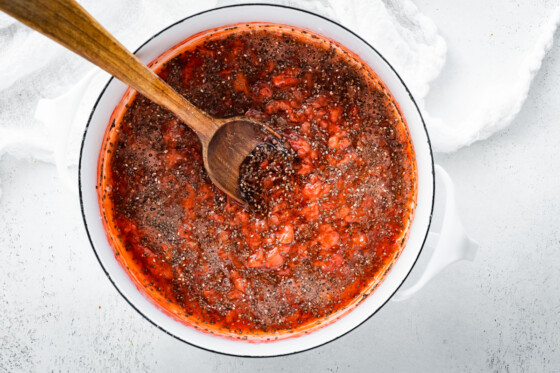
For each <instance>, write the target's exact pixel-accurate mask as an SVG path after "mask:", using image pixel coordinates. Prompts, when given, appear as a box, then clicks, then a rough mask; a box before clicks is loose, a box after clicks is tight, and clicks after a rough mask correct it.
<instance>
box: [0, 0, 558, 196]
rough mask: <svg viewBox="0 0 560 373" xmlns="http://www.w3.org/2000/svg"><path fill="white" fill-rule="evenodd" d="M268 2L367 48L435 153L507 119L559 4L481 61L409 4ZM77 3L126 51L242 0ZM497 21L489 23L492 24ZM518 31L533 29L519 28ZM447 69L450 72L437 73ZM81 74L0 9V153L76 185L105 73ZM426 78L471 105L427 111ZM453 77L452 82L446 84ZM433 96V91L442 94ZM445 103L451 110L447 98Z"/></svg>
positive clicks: (79, 63)
mask: <svg viewBox="0 0 560 373" xmlns="http://www.w3.org/2000/svg"><path fill="white" fill-rule="evenodd" d="M269 2H274V3H283V4H287V5H292V6H295V7H300V8H304V9H308V10H311V11H314V12H316V13H319V14H322V15H325V16H327V17H329V18H332V19H334V20H337V21H338V22H340V23H342V24H343V25H345V26H347V27H349V28H350V29H352V30H353V31H355V32H357V33H358V34H360V35H361V36H362V37H364V38H365V39H366V40H367V41H368V42H369V43H371V44H372V45H374V46H375V47H376V48H377V49H378V50H379V51H380V52H381V53H382V54H383V55H384V56H385V57H386V58H387V59H388V60H389V61H390V62H391V64H392V65H393V66H394V67H395V69H396V70H397V71H398V72H399V74H400V75H401V76H402V77H403V79H404V81H405V82H406V84H407V85H408V86H409V88H410V89H411V91H412V93H413V95H414V97H415V98H416V100H417V102H418V103H419V106H420V109H421V110H422V113H423V115H424V118H425V119H426V123H427V126H428V130H429V132H430V136H431V139H432V144H433V146H434V150H435V151H441V152H450V151H455V150H457V149H459V148H461V147H463V146H467V145H470V144H472V143H473V142H475V141H477V140H481V139H485V138H487V137H489V136H490V135H492V134H493V133H495V132H496V131H498V130H500V129H502V128H504V127H506V126H507V125H508V124H509V123H511V122H512V120H513V119H514V118H515V116H516V115H517V113H518V112H519V110H520V108H521V106H522V104H523V102H524V101H525V98H526V97H527V94H528V92H529V88H530V84H531V81H532V79H533V77H534V76H535V74H536V73H537V72H538V70H539V68H540V65H541V62H542V60H543V58H544V56H545V55H546V52H547V51H548V50H549V49H550V48H551V45H552V43H553V38H554V33H555V30H556V29H557V27H558V24H559V23H560V6H558V5H557V4H552V5H551V4H550V3H544V2H543V3H542V4H541V2H532V3H534V4H526V5H524V6H525V7H531V6H532V7H533V8H530V9H529V11H532V12H533V13H534V15H533V16H532V18H530V19H531V20H538V24H539V25H540V27H539V28H540V30H539V31H538V32H537V34H536V36H535V37H534V38H533V40H532V42H531V43H530V45H532V46H528V47H527V48H520V47H519V46H517V45H515V46H512V45H510V44H508V43H512V42H513V41H514V39H512V41H510V40H508V38H504V40H503V41H502V44H500V45H496V46H493V49H492V52H494V53H495V54H494V57H492V56H489V57H488V59H487V60H486V58H487V55H488V52H487V51H485V50H484V47H483V46H480V45H479V44H480V43H479V44H472V43H471V44H468V42H469V41H468V40H466V39H461V37H460V36H457V35H456V34H453V33H449V37H451V39H450V40H448V41H447V42H446V40H445V39H444V37H443V36H442V35H441V34H440V31H438V28H437V27H436V24H435V23H434V21H432V20H431V19H430V18H428V17H426V16H425V15H424V14H423V13H421V12H420V11H419V9H418V7H417V6H416V5H415V4H414V3H413V2H412V1H411V0H307V1H269ZM82 3H83V6H84V7H85V8H86V9H87V10H88V11H89V12H90V13H91V14H92V15H93V16H94V17H96V18H97V19H99V20H100V22H101V23H102V24H103V25H105V27H107V29H108V30H109V31H110V32H112V33H113V34H115V35H116V37H117V38H118V39H119V40H121V41H122V42H123V44H124V45H125V46H127V47H128V48H130V49H132V50H134V49H136V47H137V46H138V45H140V44H141V43H142V42H143V41H145V40H146V39H148V38H149V37H150V36H151V35H153V34H154V33H156V32H157V31H159V30H161V29H162V28H164V27H165V26H167V25H169V24H171V23H173V22H175V21H177V20H179V19H182V18H184V17H186V16H188V15H191V14H194V13H196V12H198V11H201V10H204V9H209V8H212V7H215V6H221V5H227V4H231V3H243V1H220V0H216V1H214V0H206V1H204V2H202V1H173V0H167V1H157V0H140V1H137V0H97V1H93V0H88V1H83V2H82ZM510 3H511V2H510ZM457 6H459V5H457ZM502 6H505V5H503V4H502ZM554 6H556V7H557V8H554ZM524 11H527V9H524ZM495 22H497V23H500V22H501V25H502V26H503V25H506V26H508V22H510V23H511V22H512V19H511V18H508V17H503V18H500V19H498V20H496V21H495ZM532 23H534V22H531V23H526V24H516V25H515V26H516V27H517V29H518V32H521V33H522V32H525V31H529V29H532V28H533V27H534V25H533V24H532ZM499 26H500V24H496V28H497V29H499ZM527 35H533V34H531V33H529V32H528V33H527ZM446 36H447V35H446ZM489 36H490V35H489ZM471 39H473V40H475V41H476V40H477V39H476V38H471ZM459 43H462V44H463V45H458V44H459ZM447 45H450V46H451V47H452V53H453V55H452V57H454V56H455V54H457V55H460V53H458V52H456V51H460V50H461V47H462V46H464V47H466V48H468V49H469V53H472V54H473V55H474V56H478V57H477V58H479V59H481V58H483V59H481V60H480V61H477V65H475V66H480V68H481V69H482V68H485V67H486V68H487V67H488V66H490V67H494V70H493V71H498V72H500V71H503V72H504V73H503V74H500V73H493V74H492V75H490V76H489V74H484V73H483V70H481V71H470V72H469V74H467V73H466V72H465V71H462V70H461V69H457V68H455V69H453V67H454V66H455V67H456V66H457V65H458V66H461V64H457V63H455V64H454V65H453V66H451V67H450V66H449V63H447V66H446V58H447V54H448V49H447ZM506 49H507V51H509V52H511V51H514V52H511V53H509V54H508V53H505V58H502V59H500V58H501V57H500V53H501V52H502V51H503V50H506ZM446 67H447V68H448V69H449V70H450V71H446V73H445V74H443V75H444V76H441V77H440V74H442V71H445V69H446ZM90 70H91V64H89V63H88V62H86V61H84V60H82V59H81V58H79V57H77V56H75V55H73V54H72V53H71V52H68V51H66V50H64V49H63V48H62V47H60V46H58V45H56V44H55V43H54V42H52V41H50V40H48V39H46V38H45V37H43V36H42V35H39V34H38V33H36V32H33V31H31V30H29V29H27V28H26V27H24V26H22V25H21V24H19V23H17V22H16V21H14V20H12V19H11V18H9V17H8V16H6V15H4V14H0V157H1V156H2V154H10V155H12V156H16V157H21V158H27V159H37V160H42V161H47V162H53V163H54V164H56V166H57V170H58V171H59V173H60V175H61V177H62V179H63V181H64V182H65V184H66V185H68V186H69V187H71V188H73V189H75V186H76V178H75V176H74V175H72V174H71V173H69V170H71V169H72V167H73V166H75V165H76V164H77V162H78V151H79V145H80V140H81V136H82V132H83V128H84V126H85V123H86V119H87V115H88V114H89V111H90V110H91V107H92V105H93V102H94V100H95V98H96V96H97V95H98V93H99V91H100V89H101V87H102V86H103V84H104V82H105V81H106V80H107V78H108V76H107V75H106V74H105V73H102V72H95V71H96V70H94V71H93V72H90V73H88V71H90ZM84 76H85V77H84ZM465 76H468V78H469V84H465V82H464V80H462V78H464V77H465ZM436 79H437V80H436ZM434 80H436V81H437V83H439V85H440V86H441V85H442V84H443V83H444V84H443V85H444V86H450V87H451V88H449V89H450V91H451V92H460V94H459V93H457V96H459V95H460V96H461V100H462V101H463V102H464V104H465V105H464V106H466V105H467V104H468V105H470V106H469V107H471V106H472V110H469V111H468V112H467V113H465V112H461V113H453V112H451V113H446V115H445V116H444V117H443V118H438V117H437V116H438V115H437V114H432V109H433V108H434V106H435V107H436V109H437V105H433V102H431V101H430V87H431V84H432V83H433V82H434ZM440 80H442V81H443V82H442V81H440ZM455 81H456V82H457V84H455V87H453V84H454V82H455ZM470 83H472V84H470ZM473 87H474V88H473ZM481 87H484V88H481ZM440 91H441V90H440ZM60 95H62V96H60ZM57 96H58V97H57ZM434 96H438V93H436V94H435V95H434ZM443 96H445V95H443ZM447 96H449V95H447ZM52 97H55V98H54V99H53V98H52ZM438 97H442V93H441V92H439V96H438ZM444 99H445V98H443V99H442V100H444ZM447 99H449V98H447ZM432 101H433V100H432ZM445 106H446V107H453V105H451V104H446V105H445ZM434 111H435V112H438V111H442V110H434ZM443 111H445V110H443ZM457 111H459V110H457ZM459 114H460V115H459Z"/></svg>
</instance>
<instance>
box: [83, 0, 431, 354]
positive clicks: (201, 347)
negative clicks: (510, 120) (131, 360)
mask: <svg viewBox="0 0 560 373" xmlns="http://www.w3.org/2000/svg"><path fill="white" fill-rule="evenodd" d="M253 6H263V7H271V8H285V9H290V10H293V11H297V12H302V13H307V14H308V15H311V16H314V17H318V18H321V19H322V20H324V21H327V22H329V23H331V24H334V25H335V26H338V27H340V28H342V29H344V30H345V31H347V32H348V33H350V34H351V35H352V36H354V37H355V38H357V39H358V40H360V41H361V42H362V43H364V44H365V45H366V46H367V47H368V48H369V49H371V50H372V51H373V52H374V53H375V54H376V55H377V56H378V57H379V58H381V60H383V62H384V63H385V64H387V66H388V67H389V69H390V70H391V71H392V72H393V73H394V74H395V76H396V77H397V79H398V80H399V82H400V83H401V84H402V86H403V88H404V89H405V91H406V93H407V94H408V96H409V98H410V100H411V102H412V103H413V105H414V107H415V109H416V111H417V112H418V116H419V118H420V121H421V123H422V126H423V128H424V132H425V135H426V140H427V145H428V150H429V155H430V167H431V178H432V190H433V193H432V201H431V205H430V213H429V216H428V222H427V226H426V232H425V234H424V238H423V240H422V244H421V246H420V248H419V250H418V254H417V256H416V258H415V259H414V262H413V263H412V265H411V266H410V268H409V269H408V272H407V273H406V275H405V276H404V277H403V279H402V281H401V282H400V284H399V285H398V286H397V287H396V289H395V290H394V292H393V293H392V294H391V295H390V296H389V297H387V299H386V300H385V301H384V302H383V303H382V304H381V305H380V306H379V307H378V308H377V309H375V310H374V311H372V312H371V313H370V314H369V315H368V316H367V317H366V318H365V319H364V320H362V321H361V322H358V323H357V324H356V325H354V326H353V327H352V328H350V329H349V330H347V331H345V332H343V333H341V334H340V335H337V336H335V337H334V338H330V339H328V340H326V341H324V342H322V343H319V344H316V345H314V346H312V347H309V348H305V349H301V350H296V351H292V352H287V353H279V354H272V355H243V354H236V353H228V352H223V351H218V350H213V349H211V348H208V347H203V346H199V345H197V344H195V343H193V342H190V341H187V340H186V339H184V338H182V337H180V336H178V335H176V334H174V333H172V332H170V331H168V330H167V329H165V328H164V327H162V326H160V325H159V324H158V323H157V322H156V321H154V320H152V319H151V318H150V317H148V316H147V315H146V314H145V313H144V312H142V311H141V310H140V309H139V308H138V307H137V306H136V305H135V304H134V303H133V302H132V301H131V300H130V299H129V298H128V297H127V296H126V295H125V294H124V293H123V292H122V291H121V289H120V288H119V287H118V286H117V284H116V283H115V281H114V280H113V278H112V277H111V275H110V274H109V272H108V270H107V269H106V268H105V266H104V265H103V262H102V261H101V258H100V257H99V254H98V252H97V249H96V248H95V245H94V243H93V239H92V237H91V233H90V229H89V228H88V223H87V219H86V212H85V208H84V199H83V190H82V161H83V157H84V146H85V143H86V137H87V134H88V129H89V126H90V123H91V120H92V118H93V115H94V113H95V111H96V109H97V106H98V104H99V102H100V101H101V99H102V98H103V95H104V94H105V91H106V90H107V88H108V87H109V85H110V84H111V82H112V81H113V80H114V79H115V78H114V77H113V76H111V77H110V79H109V80H108V81H107V83H106V84H105V86H104V87H103V89H102V90H101V92H100V94H99V96H98V97H97V99H96V101H95V103H94V105H93V107H92V109H91V112H90V114H89V116H88V120H87V123H86V126H85V128H84V134H83V137H82V142H81V146H80V157H79V163H78V190H79V199H80V210H81V215H82V220H83V222H84V227H85V230H86V234H87V236H88V240H89V242H90V245H91V248H92V250H93V253H94V255H95V257H96V259H97V261H98V262H99V264H100V266H101V268H102V269H103V272H104V273H105V275H106V276H107V278H108V279H109V281H110V282H111V284H112V285H113V287H114V288H115V289H116V290H117V292H118V293H119V294H120V295H121V296H122V297H123V298H124V299H125V300H126V302H127V303H128V304H129V305H130V306H131V307H132V308H133V309H134V310H136V312H138V313H139V314H140V315H141V316H142V317H143V318H144V319H146V320H147V321H149V322H150V323H151V324H152V325H154V326H155V327H157V328H158V329H160V330H161V331H163V332H164V333H166V334H168V335H170V336H172V337H174V338H175V339H177V340H179V341H181V342H184V343H186V344H188V345H190V346H193V347H196V348H199V349H202V350H205V351H208V352H213V353H217V354H220V355H225V356H235V357H248V358H257V359H258V358H267V357H279V356H289V355H295V354H298V353H301V352H305V351H310V350H313V349H316V348H318V347H321V346H324V345H326V344H328V343H331V342H333V341H335V340H337V339H339V338H341V337H343V336H345V335H347V334H349V333H350V332H352V331H354V330H356V329H357V328H358V327H359V326H361V325H362V324H364V323H365V322H366V321H368V320H369V319H370V318H371V317H373V316H374V315H375V314H376V313H377V312H378V311H379V310H380V309H382V308H383V307H384V306H385V305H386V304H387V302H389V300H391V298H392V297H393V296H394V295H395V293H397V292H398V290H399V289H400V288H401V286H402V285H403V283H404V282H405V281H406V279H407V278H408V276H409V275H410V272H411V271H412V269H413V268H414V267H415V265H416V263H417V261H418V258H419V257H420V254H421V253H422V251H423V249H424V245H425V244H426V240H427V237H428V233H429V231H430V226H431V223H432V217H433V210H434V203H435V192H436V189H435V188H436V184H435V171H434V170H435V169H434V157H433V150H432V144H431V140H430V136H429V132H428V129H427V127H426V123H425V121H424V118H423V116H422V113H421V111H420V109H419V107H418V104H417V103H416V100H415V99H414V97H413V95H412V93H411V92H410V90H409V88H408V86H407V85H406V84H405V82H404V81H403V79H402V78H401V76H400V75H399V74H398V73H397V71H396V70H395V68H394V67H393V66H392V65H391V63H389V61H387V59H385V57H384V56H383V55H382V54H381V53H380V52H379V51H378V50H377V49H375V48H374V47H373V46H372V45H371V44H369V43H368V42H367V41H366V40H365V39H363V38H362V37H361V36H360V35H358V34H357V33H355V32H354V31H352V30H350V29H349V28H347V27H345V26H344V25H342V24H340V23H338V22H336V21H333V20H331V19H330V18H327V17H325V16H322V15H320V14H317V13H314V12H312V11H309V10H305V9H300V8H296V7H292V6H288V5H282V4H268V3H257V2H255V3H246V4H232V5H225V6H221V7H215V8H211V9H207V10H204V11H201V12H198V13H195V14H192V15H190V16H188V17H185V18H182V19H180V20H178V21H176V22H174V23H172V24H170V25H168V26H167V27H165V28H163V29H161V30H160V31H158V32H157V33H155V34H153V35H152V36H151V37H150V38H148V39H147V40H146V41H145V42H143V43H142V44H141V45H140V46H139V47H138V48H137V49H136V50H135V51H134V52H133V54H137V53H138V52H139V51H140V50H141V49H142V48H144V46H146V45H147V44H148V43H150V42H151V41H152V40H154V39H155V38H156V37H158V36H159V35H161V34H162V33H164V32H166V31H167V30H169V29H171V28H172V27H174V26H176V25H178V24H181V23H183V22H185V21H188V20H189V19H191V18H194V17H197V16H200V15H203V14H206V13H210V12H214V11H217V10H222V9H227V8H239V7H253ZM374 71H375V70H374ZM413 145H414V143H413ZM397 261H398V259H397Z"/></svg>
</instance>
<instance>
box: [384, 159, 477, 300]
mask: <svg viewBox="0 0 560 373" xmlns="http://www.w3.org/2000/svg"><path fill="white" fill-rule="evenodd" d="M435 174H436V182H437V183H438V184H439V185H441V186H442V187H443V188H442V189H444V190H445V206H444V211H443V223H442V226H441V232H440V233H435V232H432V231H430V232H429V233H428V239H427V240H426V244H428V242H430V241H431V242H435V247H434V250H433V252H432V255H431V257H430V259H429V261H428V263H427V264H426V267H425V268H424V272H423V273H422V274H421V275H420V277H419V278H418V280H416V283H414V284H413V285H412V286H410V287H408V288H406V289H404V290H399V291H398V292H397V293H396V294H395V295H394V296H393V298H392V299H393V300H395V301H402V300H406V299H408V298H410V297H411V296H413V295H414V294H416V293H417V292H418V291H419V290H420V289H422V288H423V287H424V285H426V284H427V283H428V282H429V281H430V280H431V279H433V278H434V277H435V276H436V275H437V274H438V273H440V272H441V271H442V270H443V269H444V268H446V267H447V266H449V265H450V264H453V263H455V262H457V261H459V260H470V261H472V260H474V257H475V256H476V251H477V249H478V246H479V245H478V243H477V242H476V241H474V240H473V239H471V238H470V237H469V236H468V235H467V234H466V233H465V230H464V229H463V224H461V220H460V219H459V215H458V214H457V208H456V206H455V188H454V186H453V181H451V178H450V177H449V175H448V174H447V172H446V171H445V170H444V169H443V168H442V167H441V166H439V165H435Z"/></svg>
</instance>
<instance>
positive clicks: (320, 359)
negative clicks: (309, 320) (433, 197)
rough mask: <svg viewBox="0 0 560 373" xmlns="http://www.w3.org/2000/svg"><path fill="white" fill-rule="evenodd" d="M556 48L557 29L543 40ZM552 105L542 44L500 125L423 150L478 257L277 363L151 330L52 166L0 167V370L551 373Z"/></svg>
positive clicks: (554, 329)
mask: <svg viewBox="0 0 560 373" xmlns="http://www.w3.org/2000/svg"><path fill="white" fill-rule="evenodd" d="M429 3H430V2H429V1H428V0H423V1H419V2H418V6H419V7H420V9H421V10H422V11H423V12H424V13H425V14H426V15H428V16H429V17H431V18H432V19H434V21H435V23H436V24H437V25H438V27H439V28H440V30H441V32H442V34H443V35H444V36H445V35H446V34H451V33H453V32H456V31H454V27H455V26H454V24H453V22H452V21H450V20H452V19H453V17H451V13H453V12H455V14H456V13H457V12H461V11H462V10H461V9H460V8H454V9H453V8H451V7H450V6H449V5H448V6H445V2H444V1H438V2H437V3H438V4H439V6H438V7H437V8H436V6H434V4H433V3H430V4H429ZM550 3H552V2H550ZM458 6H459V5H458ZM456 18H457V17H455V19H456ZM462 27H466V26H462ZM473 27H474V29H473V31H472V33H471V34H470V37H472V38H475V39H476V38H481V40H482V36H480V35H478V36H477V30H482V31H480V32H481V33H484V34H485V35H486V34H487V31H488V30H490V29H488V30H487V29H485V27H486V26H485V25H481V24H478V23H476V22H475V23H474V26H473ZM505 32H506V37H507V30H506V31H505ZM510 32H511V33H515V30H513V29H512V30H510ZM498 36H499V35H498ZM559 37H560V35H559V31H557V32H556V35H555V41H556V43H557V44H558V42H559V41H560V39H559ZM448 47H449V51H448V59H450V61H451V64H450V65H449V67H446V69H445V70H444V72H443V73H442V76H441V77H440V78H438V80H436V81H435V82H434V83H433V85H432V93H431V94H430V95H429V96H428V97H427V105H428V107H431V108H433V110H434V111H437V109H436V106H437V104H438V102H442V101H443V102H445V100H448V101H450V100H451V99H450V98H449V97H446V94H445V93H446V92H447V90H446V84H448V82H447V81H446V77H447V76H448V75H449V74H451V73H452V71H451V70H453V69H454V68H455V69H459V68H460V67H461V66H462V64H461V63H460V62H457V61H460V58H461V55H462V52H460V51H459V48H458V47H457V46H456V45H453V44H451V45H448ZM455 59H457V60H455ZM463 66H464V64H463ZM447 96H448V95H447ZM559 97H560V48H559V47H558V45H556V46H553V48H552V50H551V51H550V52H549V53H548V55H547V56H546V57H545V59H544V62H543V66H542V69H541V70H540V72H539V73H538V75H537V76H536V78H535V80H534V82H533V84H532V86H531V89H530V92H529V97H528V99H527V101H526V102H525V104H524V105H523V107H522V109H521V111H520V113H519V115H518V116H517V117H516V119H515V120H514V122H513V123H512V125H511V126H510V127H508V128H507V129H506V130H503V131H501V132H498V133H497V134H495V135H494V136H492V137H491V138H490V139H488V140H485V141H481V142H477V143H475V144H473V145H471V146H469V147H467V148H463V149H461V150H459V151H458V152H455V153H452V154H447V155H446V154H436V161H437V163H439V164H441V165H442V166H443V167H444V168H445V169H446V170H447V171H448V172H449V174H450V175H451V177H452V178H453V180H454V181H455V184H456V189H457V199H458V201H457V203H458V207H459V210H460V215H461V217H462V220H463V223H464V225H465V228H466V229H467V231H468V232H469V234H470V235H471V236H472V237H474V238H475V239H476V240H477V241H479V243H480V245H481V247H480V249H479V252H478V255H477V257H476V259H475V260H474V262H460V263H457V264H455V265H453V266H452V267H450V268H448V269H446V270H445V271H444V272H442V273H441V274H440V275H439V276H438V277H436V278H435V279H434V280H433V281H432V282H430V283H429V284H428V285H427V286H426V287H425V288H424V289H423V290H422V291H420V292H419V293H418V294H417V295H416V296H414V297H413V298H412V299H410V300H408V301H404V302H389V303H388V304H387V305H386V306H385V307H384V308H382V309H381V310H380V311H379V312H378V313H377V314H376V315H375V316H374V317H372V318H371V319H370V320H368V321H367V322H366V323H365V324H363V325H362V326H360V327H359V328H358V329H356V330H354V331H353V332H351V333H349V334H348V335H346V336H344V337H342V338H340V339H338V340H336V341H335V342H332V343H329V344H327V345H325V346H322V347H320V348H317V349H314V350H312V351H308V352H304V353H300V354H296V355H292V356H286V357H280V358H267V359H246V358H236V357H228V356H222V355H217V354H213V353H210V352H206V351H203V350H200V349H198V348H195V347H192V346H189V345H187V344H185V343H183V342H180V341H178V340H176V339H174V338H173V337H170V336H169V335H167V334H165V333H164V332H162V331H160V330H158V329H157V328H155V327H154V326H153V325H152V324H150V323H149V322H148V321H146V320H145V319H144V318H143V317H142V316H140V315H139V314H138V313H136V311H134V310H133V309H132V308H131V307H130V306H129V305H128V304H127V303H126V301H125V300H124V299H123V298H122V297H121V296H120V295H119V294H118V293H117V291H116V290H115V289H114V288H113V286H112V285H111V283H110V282H109V280H108V279H107V278H106V277H105V275H104V273H103V271H102V269H101V267H100V266H99V264H98V262H97V260H96V259H95V256H94V254H93V251H92V249H91V247H90V244H89V242H88V239H87V236H86V233H85V230H84V227H83V224H82V218H81V214H80V209H79V203H78V199H77V197H75V196H74V195H72V194H71V193H69V192H68V191H67V189H65V187H63V186H62V185H61V182H60V180H59V179H58V177H57V175H56V173H55V171H54V166H52V165H50V164H46V163H42V162H27V161H21V160H16V159H15V158H12V157H10V156H5V157H3V158H2V159H1V160H0V180H2V185H1V189H2V196H1V198H0V252H1V253H2V260H1V261H0V371H10V372H12V371H51V370H53V371H58V370H62V371H90V370H92V371H132V372H137V371H193V372H221V371H226V372H237V371H241V370H243V371H285V372H310V371H330V372H346V371H351V372H356V371H380V372H391V371H396V372H412V371H419V372H422V371H430V372H458V371H500V372H501V371H512V372H513V371H526V372H544V371H557V370H558V369H560V347H559V346H560V290H559V285H558V284H560V228H559V227H560V98H559ZM460 104H461V105H463V109H462V110H465V108H466V109H468V106H467V105H464V104H462V103H460ZM1 105H2V104H1V103H0V108H2V106H1ZM449 105H451V104H449ZM449 105H447V107H449ZM455 105H457V103H456V102H455ZM457 107H458V108H459V109H460V106H457ZM459 109H457V110H458V111H459V112H460V110H459ZM447 110H449V109H447Z"/></svg>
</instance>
